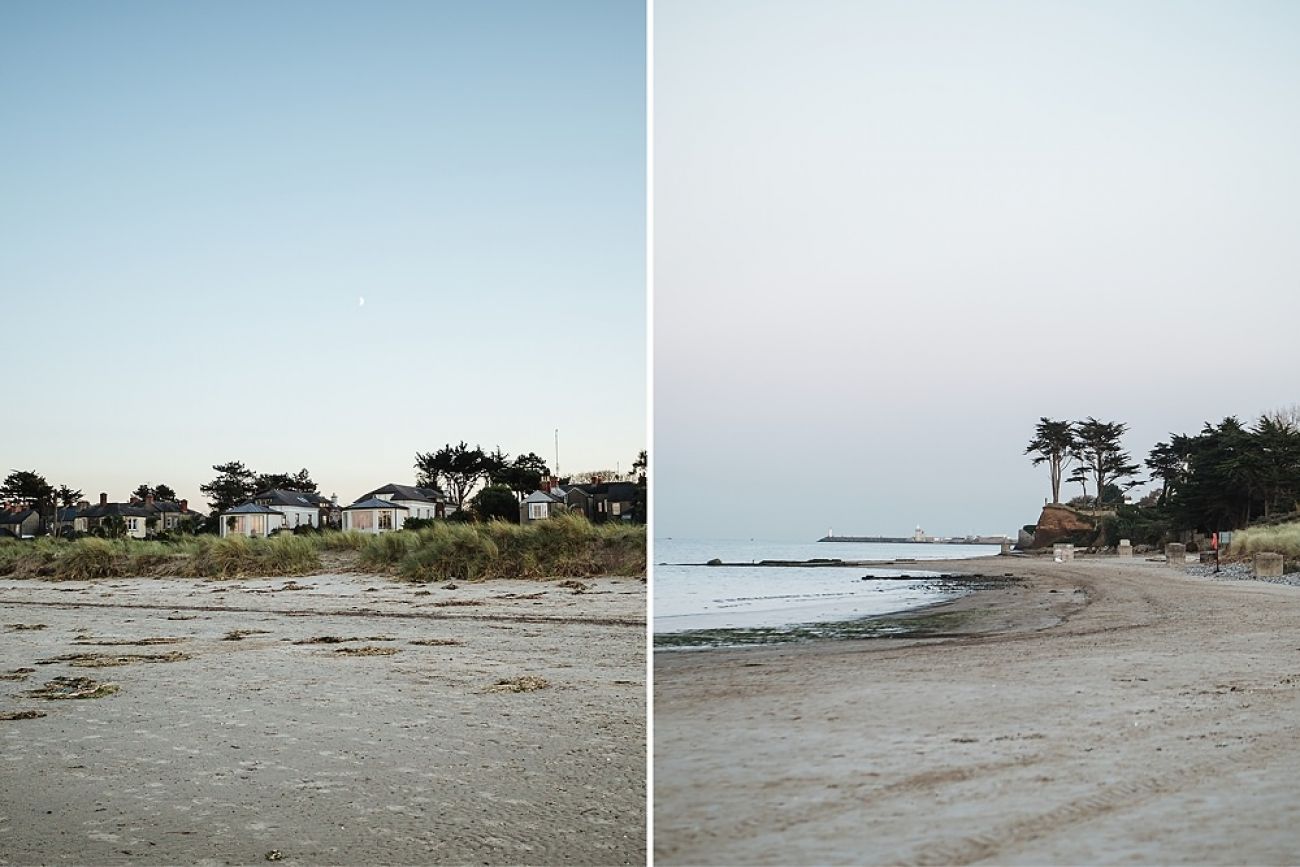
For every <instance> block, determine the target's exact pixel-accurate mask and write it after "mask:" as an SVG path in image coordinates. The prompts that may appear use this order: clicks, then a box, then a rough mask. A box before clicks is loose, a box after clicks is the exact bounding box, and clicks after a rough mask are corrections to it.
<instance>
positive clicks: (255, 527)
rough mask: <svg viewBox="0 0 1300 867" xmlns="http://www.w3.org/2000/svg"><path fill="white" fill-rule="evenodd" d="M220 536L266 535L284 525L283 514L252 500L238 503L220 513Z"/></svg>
mask: <svg viewBox="0 0 1300 867" xmlns="http://www.w3.org/2000/svg"><path fill="white" fill-rule="evenodd" d="M219 525H220V529H221V535H222V536H260V537H263V538H265V537H267V536H269V535H271V533H272V531H274V530H278V529H280V528H281V527H283V526H284V515H283V514H282V513H280V512H277V511H276V510H275V509H270V508H267V507H266V506H262V505H259V504H257V503H253V502H247V503H240V504H239V505H238V506H235V507H234V508H233V509H230V510H229V511H226V512H222V513H221V520H220V522H219Z"/></svg>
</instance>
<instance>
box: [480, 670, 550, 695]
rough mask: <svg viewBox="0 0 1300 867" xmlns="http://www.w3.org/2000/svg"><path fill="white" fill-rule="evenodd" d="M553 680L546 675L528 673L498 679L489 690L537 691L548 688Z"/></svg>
mask: <svg viewBox="0 0 1300 867" xmlns="http://www.w3.org/2000/svg"><path fill="white" fill-rule="evenodd" d="M550 685H551V682H550V681H549V680H547V679H546V678H544V677H537V676H535V675H531V674H526V675H523V676H522V677H508V678H502V679H501V680H498V681H497V682H496V683H495V684H494V685H493V686H489V687H488V688H487V691H488V692H536V691H537V690H539V689H546V688H547V687H548V686H550Z"/></svg>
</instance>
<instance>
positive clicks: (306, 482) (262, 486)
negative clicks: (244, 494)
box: [253, 467, 317, 494]
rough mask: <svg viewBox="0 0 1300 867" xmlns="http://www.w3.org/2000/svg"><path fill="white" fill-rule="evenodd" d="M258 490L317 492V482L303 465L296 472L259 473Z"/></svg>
mask: <svg viewBox="0 0 1300 867" xmlns="http://www.w3.org/2000/svg"><path fill="white" fill-rule="evenodd" d="M254 484H255V486H256V490H254V492H253V493H257V492H258V491H269V490H272V489H276V488H278V489H279V490H282V491H297V492H298V493H300V494H314V493H316V490H317V489H316V483H315V482H313V481H312V480H311V473H309V472H307V468H306V467H303V468H302V469H301V470H299V471H298V472H296V473H259V474H258V475H257V479H256V481H255V483H254Z"/></svg>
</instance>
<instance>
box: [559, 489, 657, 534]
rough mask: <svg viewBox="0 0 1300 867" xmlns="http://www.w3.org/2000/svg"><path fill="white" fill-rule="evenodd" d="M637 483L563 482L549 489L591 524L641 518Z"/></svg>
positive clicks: (641, 519)
mask: <svg viewBox="0 0 1300 867" xmlns="http://www.w3.org/2000/svg"><path fill="white" fill-rule="evenodd" d="M639 487H640V486H639V485H638V484H637V483H636V482H598V483H591V484H581V485H563V486H561V487H557V488H554V489H552V490H551V492H550V493H551V494H552V495H553V496H559V497H562V498H563V499H564V502H565V505H567V506H568V507H569V509H570V510H571V511H577V512H581V513H582V514H584V515H586V516H587V520H589V521H591V522H592V523H593V524H603V523H605V522H607V521H638V520H639V521H642V522H644V518H643V517H640V516H639V515H638V511H639V510H638V508H637V499H638V497H637V492H638V489H639Z"/></svg>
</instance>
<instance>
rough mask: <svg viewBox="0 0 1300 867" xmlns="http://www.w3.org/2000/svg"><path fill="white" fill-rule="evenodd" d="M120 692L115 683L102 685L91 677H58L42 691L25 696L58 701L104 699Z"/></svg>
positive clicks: (46, 684) (47, 683)
mask: <svg viewBox="0 0 1300 867" xmlns="http://www.w3.org/2000/svg"><path fill="white" fill-rule="evenodd" d="M117 691H118V685H117V684H115V683H100V682H99V681H97V680H92V679H91V678H89V677H56V678H54V679H53V680H47V681H46V682H45V685H44V686H42V687H41V688H40V689H29V690H27V692H25V693H24V695H26V696H28V697H30V698H43V699H47V700H50V701H55V700H58V699H83V698H103V697H104V696H106V695H112V694H113V693H115V692H117Z"/></svg>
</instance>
